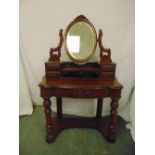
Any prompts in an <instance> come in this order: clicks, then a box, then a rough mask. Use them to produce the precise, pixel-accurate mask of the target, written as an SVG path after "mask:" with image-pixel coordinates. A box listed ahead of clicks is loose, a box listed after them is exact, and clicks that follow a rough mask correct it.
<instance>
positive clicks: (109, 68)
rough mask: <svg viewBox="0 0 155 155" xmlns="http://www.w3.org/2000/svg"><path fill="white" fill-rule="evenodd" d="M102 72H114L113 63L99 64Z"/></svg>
mask: <svg viewBox="0 0 155 155" xmlns="http://www.w3.org/2000/svg"><path fill="white" fill-rule="evenodd" d="M100 69H101V71H102V72H115V64H108V65H106V64H104V65H101V68H100Z"/></svg>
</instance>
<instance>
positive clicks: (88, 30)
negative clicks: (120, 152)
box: [39, 15, 123, 143]
mask: <svg viewBox="0 0 155 155" xmlns="http://www.w3.org/2000/svg"><path fill="white" fill-rule="evenodd" d="M102 35H103V33H102V30H99V35H98V36H97V33H96V30H95V28H94V26H93V24H92V23H91V22H90V21H89V20H88V19H87V18H86V17H85V16H83V15H80V16H78V17H77V18H75V19H74V20H73V21H72V22H71V23H70V24H69V25H68V26H67V29H66V31H65V33H63V30H62V29H61V30H60V32H59V36H60V42H59V45H58V46H57V47H56V48H51V49H50V57H49V60H48V61H47V62H46V63H45V73H46V74H45V76H44V77H43V79H42V81H41V83H40V84H39V87H40V94H41V97H42V98H43V100H44V101H43V105H44V109H45V116H46V131H47V136H46V141H47V142H48V143H51V142H53V141H54V140H55V139H56V137H57V136H58V134H59V133H60V131H62V130H63V129H66V128H81V127H85V128H94V129H97V130H98V131H99V132H100V133H101V134H102V135H103V136H104V137H105V139H106V140H107V141H108V142H111V143H112V142H115V139H116V135H115V134H116V133H115V127H116V117H117V116H116V115H117V108H118V100H119V98H120V97H121V90H122V88H123V86H122V85H121V84H120V83H119V81H118V80H117V79H116V78H115V69H116V64H115V63H113V62H112V60H111V50H110V49H106V48H105V47H104V46H103V44H102ZM97 44H98V46H99V49H100V60H99V62H89V60H90V59H91V58H92V57H93V54H94V52H95V50H96V46H97ZM62 46H64V48H65V51H66V53H67V55H68V57H69V58H70V59H71V62H61V48H62ZM51 97H56V102H57V117H53V116H52V114H51V104H52V103H51V100H50V98H51ZM64 97H66V98H75V99H76V98H78V99H97V108H96V116H95V117H63V105H62V98H64ZM106 97H109V98H111V104H110V106H111V110H110V116H108V117H102V103H103V98H106Z"/></svg>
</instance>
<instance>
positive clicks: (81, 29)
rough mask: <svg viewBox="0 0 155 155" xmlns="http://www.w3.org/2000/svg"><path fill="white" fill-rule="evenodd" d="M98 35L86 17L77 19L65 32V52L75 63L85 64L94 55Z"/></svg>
mask: <svg viewBox="0 0 155 155" xmlns="http://www.w3.org/2000/svg"><path fill="white" fill-rule="evenodd" d="M96 44H97V35H96V31H95V28H94V26H93V25H92V24H91V23H90V21H88V19H87V18H85V17H84V16H79V17H77V18H76V19H75V20H74V21H73V22H71V23H70V24H69V26H68V27H67V29H66V32H65V50H66V52H67V55H68V56H69V57H70V58H71V60H72V61H73V62H75V63H84V62H86V61H88V60H89V59H90V58H91V57H92V56H93V54H94V52H95V49H96Z"/></svg>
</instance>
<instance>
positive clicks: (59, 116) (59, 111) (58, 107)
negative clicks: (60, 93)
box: [56, 97, 62, 118]
mask: <svg viewBox="0 0 155 155" xmlns="http://www.w3.org/2000/svg"><path fill="white" fill-rule="evenodd" d="M56 100H57V117H58V118H62V98H60V97H57V98H56Z"/></svg>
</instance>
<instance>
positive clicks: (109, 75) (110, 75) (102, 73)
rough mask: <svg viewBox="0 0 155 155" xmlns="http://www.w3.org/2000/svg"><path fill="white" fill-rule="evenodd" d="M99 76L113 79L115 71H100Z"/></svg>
mask: <svg viewBox="0 0 155 155" xmlns="http://www.w3.org/2000/svg"><path fill="white" fill-rule="evenodd" d="M100 76H101V77H102V78H105V79H108V78H111V79H114V77H115V73H114V72H101V74H100Z"/></svg>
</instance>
